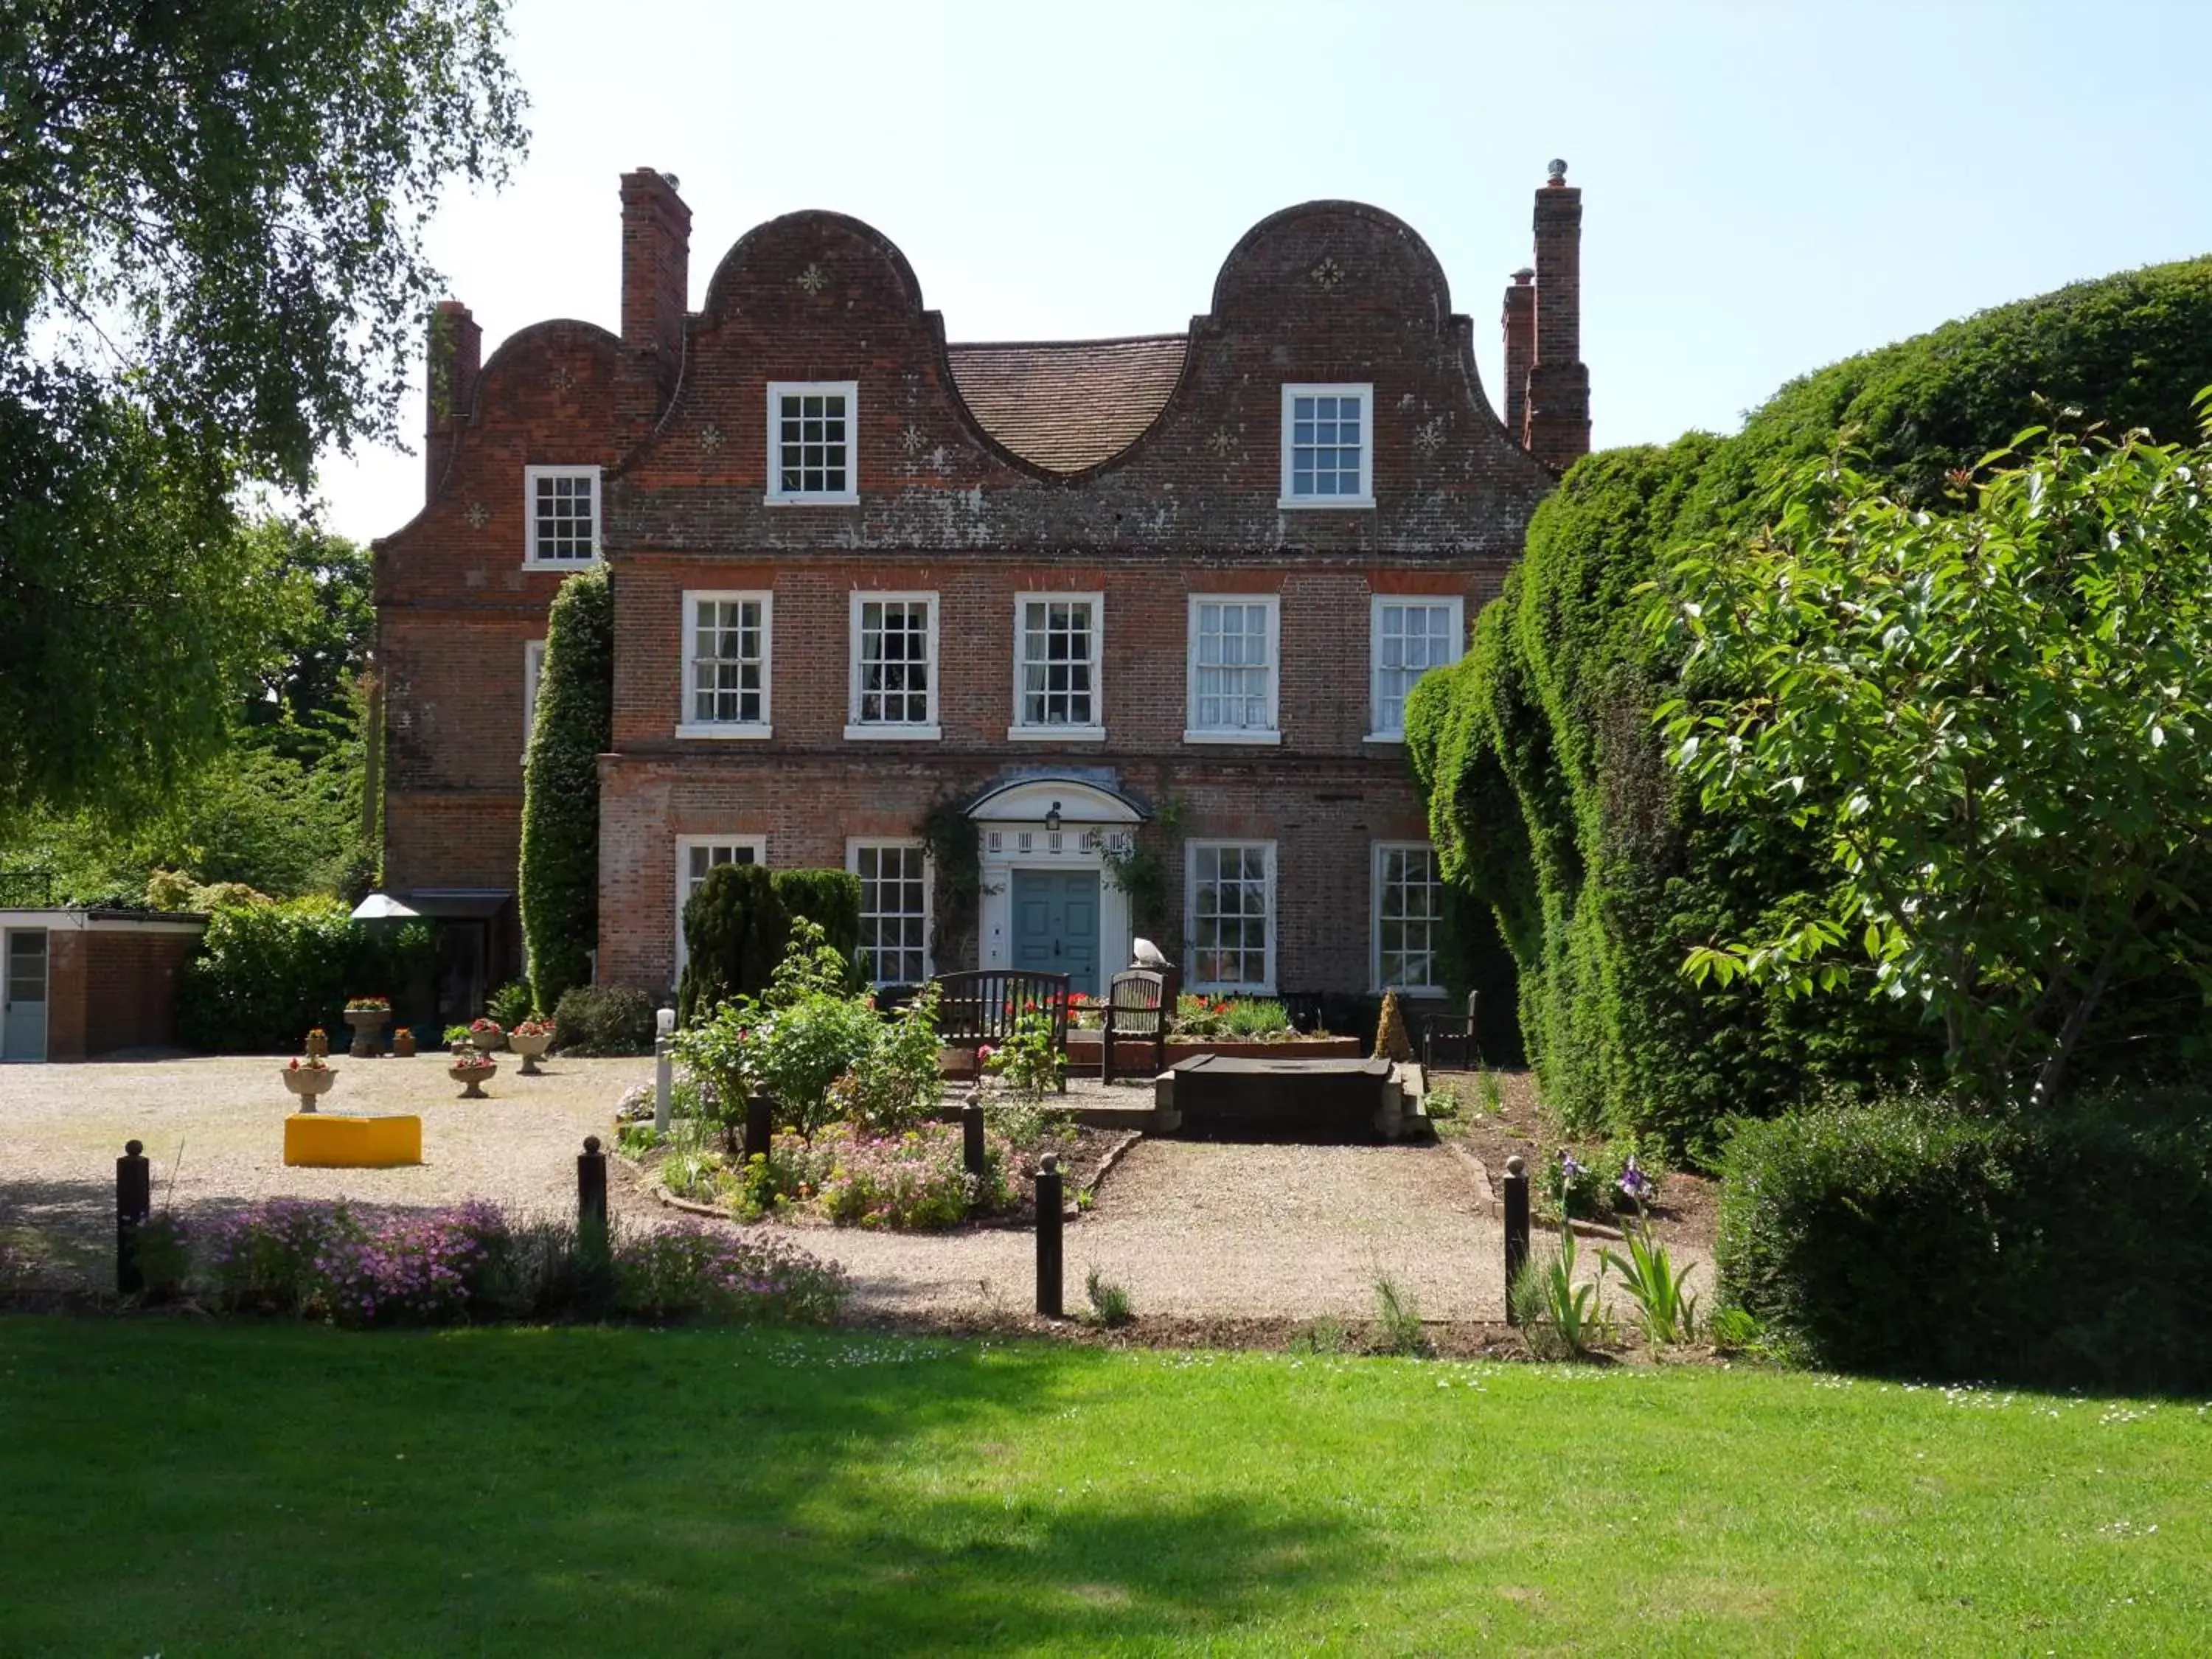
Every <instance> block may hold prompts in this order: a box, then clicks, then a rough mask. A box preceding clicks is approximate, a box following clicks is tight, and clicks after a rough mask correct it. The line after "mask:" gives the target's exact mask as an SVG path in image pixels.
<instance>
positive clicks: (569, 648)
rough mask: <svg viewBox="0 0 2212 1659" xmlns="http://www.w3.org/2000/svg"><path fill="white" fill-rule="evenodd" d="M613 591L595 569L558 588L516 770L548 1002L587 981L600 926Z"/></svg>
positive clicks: (527, 881) (525, 872) (530, 904)
mask: <svg viewBox="0 0 2212 1659" xmlns="http://www.w3.org/2000/svg"><path fill="white" fill-rule="evenodd" d="M614 660H615V657H614V594H613V590H612V587H611V584H610V579H609V577H608V574H607V571H606V569H605V567H604V566H602V567H599V568H595V569H591V570H580V571H578V572H577V573H576V574H574V575H573V576H570V577H569V578H568V580H565V581H563V582H562V584H561V591H560V592H558V593H556V595H555V596H554V599H553V606H552V611H551V613H550V616H549V617H548V618H547V622H546V629H545V663H544V671H543V675H542V678H540V679H539V681H538V711H537V714H536V723H535V724H534V725H533V726H532V728H531V732H530V748H529V750H528V753H527V757H526V759H525V761H524V763H523V769H522V861H521V867H520V870H519V871H518V872H517V873H516V878H515V888H516V895H517V899H518V902H520V906H521V910H522V937H523V943H524V945H525V948H526V950H527V951H528V952H529V957H530V982H531V983H532V985H533V986H534V987H536V988H537V992H538V1006H539V1007H541V1008H554V1007H557V1006H559V1005H560V1001H561V996H562V993H563V992H565V991H566V990H568V988H569V987H571V986H574V985H583V984H586V983H588V982H589V981H590V980H591V976H592V974H591V951H592V950H593V949H594V947H596V946H597V945H598V943H599V756H600V755H602V754H603V753H605V751H606V750H608V749H609V748H610V747H611V746H612V744H613V742H614Z"/></svg>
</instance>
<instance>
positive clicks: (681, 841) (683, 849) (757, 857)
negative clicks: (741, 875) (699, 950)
mask: <svg viewBox="0 0 2212 1659" xmlns="http://www.w3.org/2000/svg"><path fill="white" fill-rule="evenodd" d="M695 847H732V848H735V847H744V848H750V849H751V850H752V855H753V862H754V863H755V864H757V865H760V866H763V867H765V866H767V864H768V837H767V836H725V835H709V836H677V838H676V977H677V978H678V979H679V980H680V979H682V978H683V977H684V963H685V962H686V961H687V960H689V959H690V955H691V953H690V951H688V950H687V949H685V948H684V901H685V900H686V899H688V898H690V896H691V884H690V868H691V849H692V848H695ZM713 867H714V866H711V865H709V866H708V868H709V869H712V868H713Z"/></svg>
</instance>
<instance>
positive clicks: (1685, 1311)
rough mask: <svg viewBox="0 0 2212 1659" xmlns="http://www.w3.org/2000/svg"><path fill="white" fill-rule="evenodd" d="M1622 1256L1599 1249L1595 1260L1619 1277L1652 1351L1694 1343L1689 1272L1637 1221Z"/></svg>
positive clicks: (1694, 1301)
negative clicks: (1678, 1344)
mask: <svg viewBox="0 0 2212 1659" xmlns="http://www.w3.org/2000/svg"><path fill="white" fill-rule="evenodd" d="M1626 1243H1627V1245H1628V1249H1627V1251H1626V1254H1624V1253H1622V1252H1621V1251H1619V1250H1600V1251H1599V1252H1598V1253H1597V1259H1598V1261H1600V1262H1601V1264H1602V1265H1604V1266H1605V1267H1610V1268H1612V1269H1613V1272H1615V1273H1619V1274H1620V1285H1621V1288H1622V1289H1623V1290H1624V1291H1627V1292H1628V1296H1629V1299H1630V1300H1631V1301H1632V1302H1634V1303H1635V1304H1636V1317H1637V1323H1638V1325H1640V1326H1641V1327H1643V1329H1644V1340H1645V1341H1647V1342H1649V1343H1650V1345H1651V1346H1653V1347H1655V1348H1663V1347H1668V1346H1673V1345H1674V1344H1675V1343H1677V1342H1694V1341H1696V1340H1698V1298H1697V1297H1696V1296H1695V1295H1693V1294H1692V1293H1691V1291H1690V1289H1689V1278H1690V1269H1689V1267H1688V1265H1687V1264H1685V1265H1684V1266H1682V1267H1679V1268H1678V1267H1675V1266H1674V1260H1673V1258H1672V1256H1671V1255H1670V1254H1669V1252H1668V1249H1667V1247H1666V1246H1665V1245H1664V1244H1662V1243H1660V1242H1659V1241H1658V1239H1657V1238H1656V1237H1655V1236H1654V1235H1653V1233H1652V1231H1651V1227H1650V1222H1649V1221H1648V1220H1645V1219H1644V1218H1641V1217H1639V1218H1638V1219H1637V1221H1635V1222H1634V1223H1632V1225H1630V1226H1629V1228H1628V1229H1627V1237H1626Z"/></svg>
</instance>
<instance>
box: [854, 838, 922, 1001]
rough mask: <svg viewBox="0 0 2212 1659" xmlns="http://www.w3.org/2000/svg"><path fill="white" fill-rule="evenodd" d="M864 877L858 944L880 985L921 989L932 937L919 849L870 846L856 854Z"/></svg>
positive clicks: (856, 867) (860, 872) (855, 851)
mask: <svg viewBox="0 0 2212 1659" xmlns="http://www.w3.org/2000/svg"><path fill="white" fill-rule="evenodd" d="M853 862H854V868H855V871H856V872H857V873H858V874H859V876H860V945H861V949H862V951H864V952H865V953H866V957H867V963H868V973H869V976H870V978H871V979H872V981H874V982H875V983H876V984H878V985H918V984H920V983H921V981H923V980H924V979H926V978H927V976H928V974H927V968H926V966H925V964H924V957H925V954H926V950H927V939H928V933H929V910H928V884H927V862H926V860H925V858H924V855H923V852H922V849H921V848H919V847H907V846H900V845H879V844H872V845H868V846H864V847H860V848H854V860H853Z"/></svg>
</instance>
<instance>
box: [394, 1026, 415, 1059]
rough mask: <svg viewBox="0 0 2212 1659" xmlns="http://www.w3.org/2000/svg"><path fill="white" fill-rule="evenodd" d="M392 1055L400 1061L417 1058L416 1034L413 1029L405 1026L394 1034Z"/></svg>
mask: <svg viewBox="0 0 2212 1659" xmlns="http://www.w3.org/2000/svg"><path fill="white" fill-rule="evenodd" d="M392 1054H393V1056H394V1058H396V1059H399V1060H412V1059H414V1058H415V1032H414V1030H413V1029H412V1028H411V1027H409V1026H405V1025H403V1026H401V1027H400V1028H399V1029H398V1030H396V1031H394V1032H393V1033H392Z"/></svg>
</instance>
